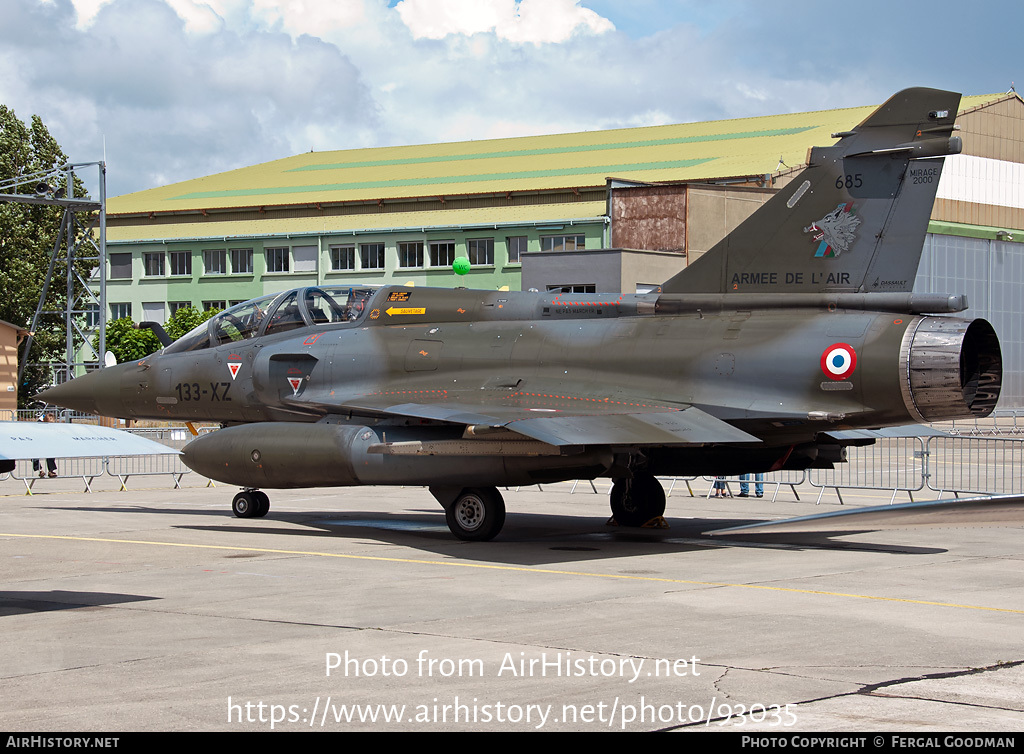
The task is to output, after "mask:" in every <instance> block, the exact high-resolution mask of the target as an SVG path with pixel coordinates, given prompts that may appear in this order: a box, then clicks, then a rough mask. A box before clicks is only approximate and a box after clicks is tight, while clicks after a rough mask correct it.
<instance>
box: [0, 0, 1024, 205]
mask: <svg viewBox="0 0 1024 754" xmlns="http://www.w3.org/2000/svg"><path fill="white" fill-rule="evenodd" d="M789 1H790V0H787V2H789ZM801 2H808V3H809V2H810V0H801ZM586 6H591V7H595V8H598V9H599V10H600V11H602V12H601V13H596V12H594V11H593V10H591V9H590V8H589V7H586ZM615 7H616V6H615V3H614V2H612V0H581V1H577V0H519V2H516V0H475V1H474V2H469V1H468V0H433V1H432V2H430V3H428V2H427V0H403V1H402V2H400V3H399V4H398V5H397V6H396V7H394V8H392V7H389V4H388V0H336V1H335V2H316V1H315V0H279V1H273V0H0V67H2V68H3V70H5V71H6V72H7V75H5V76H2V77H0V102H3V103H4V104H6V105H8V106H10V107H13V108H15V110H16V112H18V114H19V116H20V117H22V119H25V118H27V117H28V116H30V115H31V114H32V113H38V114H39V115H41V116H42V117H43V118H44V120H45V121H46V122H47V123H48V124H49V125H50V126H51V129H52V130H53V132H54V135H55V136H56V137H57V138H58V140H59V141H60V142H61V144H62V145H64V147H65V151H66V152H67V153H68V154H69V156H71V157H72V158H73V159H80V160H92V159H96V158H97V157H98V156H99V154H100V150H101V148H102V138H103V136H104V135H105V136H106V141H107V146H108V157H109V160H110V164H111V170H110V171H109V173H108V175H109V177H110V189H111V193H112V194H117V193H122V192H124V191H129V190H132V191H134V190H139V189H143V188H149V187H151V186H154V185H160V184H162V183H165V182H168V181H179V180H184V179H187V178H193V177H198V176H202V175H208V174H210V173H214V172H217V171H221V170H226V169H230V168H235V167H241V166H244V165H252V164H255V163H258V162H261V161H265V160H269V159H275V158H279V157H284V156H287V155H290V154H296V153H299V152H304V151H308V150H309V149H311V148H312V149H316V150H317V151H321V150H329V149H346V148H354V147H364V146H376V145H390V144H409V143H430V142H438V141H451V140H469V139H484V138H501V137H507V136H520V135H529V134H540V133H557V132H566V131H583V130H593V129H599V128H620V127H630V126H638V125H655V124H662V123H671V122H682V121H693V120H708V119H715V118H735V117H745V116H749V115H759V114H768V113H773V112H784V111H798V110H811V109H819V108H821V109H824V108H831V107H843V106H851V105H860V104H867V103H871V102H880V101H882V100H884V99H885V97H886V96H888V95H889V94H891V93H892V91H895V90H896V89H898V88H900V86H902V85H906V84H908V83H915V84H932V85H941V82H938V81H936V82H934V84H933V83H932V82H929V81H926V80H925V81H911V82H904V81H900V82H899V83H898V84H890V83H889V81H888V78H891V74H890V73H889V69H891V68H892V67H893V65H892V61H890V60H887V59H885V58H883V57H879V56H878V55H875V56H874V57H872V56H870V55H865V56H864V59H863V60H862V62H861V64H860V65H858V66H857V67H855V68H851V69H850V70H846V69H845V68H843V67H841V66H832V67H831V68H826V69H823V67H822V65H821V64H820V61H818V60H817V58H815V57H812V56H813V54H814V52H813V50H812V49H811V48H803V47H799V46H793V45H788V46H787V45H783V44H779V45H775V46H774V47H768V48H765V47H764V46H763V45H759V44H758V41H759V40H761V39H763V38H765V37H766V31H765V28H764V26H763V23H762V22H765V19H766V18H768V17H769V16H771V13H774V11H772V12H771V13H770V12H769V11H768V10H766V9H765V7H762V5H761V4H758V3H755V2H752V0H751V1H748V0H730V2H729V3H726V4H725V5H724V6H719V5H718V4H716V5H715V9H716V13H718V12H719V11H718V10H717V9H718V8H719V7H723V8H724V10H722V11H721V15H722V18H721V19H718V16H717V15H716V16H715V19H717V20H715V19H713V20H712V21H709V22H708V23H704V24H703V25H702V24H698V23H684V22H683V21H685V20H686V19H687V18H689V17H690V16H693V14H694V13H696V11H695V10H694V8H696V7H697V6H695V5H694V4H693V3H692V2H682V3H680V4H678V6H674V7H677V8H678V10H674V11H673V12H672V13H671V14H668V15H669V16H673V14H674V16H673V17H674V18H677V19H679V20H678V21H677V23H676V24H675V25H670V24H665V25H664V26H663V28H661V29H660V30H659V31H657V32H655V33H653V34H648V35H647V36H643V37H642V38H637V37H636V36H630V35H629V34H628V33H626V32H625V31H623V30H621V29H616V28H615V27H614V26H613V25H612V22H611V21H610V20H609V18H606V17H605V16H610V17H612V18H614V19H615V20H616V23H618V22H619V20H620V18H621V19H622V20H624V22H626V23H628V21H629V18H628V17H626V16H620V15H618V14H617V13H616V12H615V10H614V9H615ZM660 7H662V8H665V7H667V6H666V5H662V6H660ZM700 7H701V8H703V7H704V6H700ZM637 12H640V11H637ZM665 13H666V12H665V11H663V15H665ZM730 14H731V15H730ZM771 17H772V18H774V16H771ZM784 20H785V19H783V20H781V21H777V22H776V25H778V24H782V23H783V22H784ZM869 42H870V40H865V44H868V43H869ZM885 49H890V48H889V47H886V48H885ZM892 49H896V48H892ZM805 50H806V52H805ZM876 52H877V49H876ZM876 58H877V60H876ZM1019 78H1020V77H1018V79H1019ZM880 81H883V82H884V83H883V84H881V85H880V84H879V82H880ZM989 88H991V87H989ZM974 91H984V88H981V87H979V88H976V89H975V90H974Z"/></svg>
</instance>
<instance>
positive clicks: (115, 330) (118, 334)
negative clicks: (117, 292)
mask: <svg viewBox="0 0 1024 754" xmlns="http://www.w3.org/2000/svg"><path fill="white" fill-rule="evenodd" d="M219 311H220V310H219V309H208V310H207V311H205V312H201V311H199V310H198V309H195V308H194V307H191V306H185V307H182V308H181V309H178V310H177V311H176V312H174V314H173V315H172V316H171V318H170V319H169V320H167V324H166V325H164V330H166V332H167V334H168V335H169V336H170V337H171V338H172V339H173V340H177V339H178V338H180V337H181V336H182V335H184V334H185V333H187V332H188V331H189V330H191V329H193V328H194V327H196V326H198V325H201V324H202V323H203V322H205V321H206V320H208V319H209V318H210V317H212V316H213V315H214V314H217V313H218V312H219ZM106 343H107V350H108V351H110V352H111V353H113V354H114V356H115V357H116V358H117V363H118V364H122V363H124V362H126V361H135V360H136V359H141V358H142V357H144V356H149V354H151V353H155V352H156V351H159V350H160V349H161V348H163V346H161V345H160V341H159V340H158V339H157V337H156V335H154V334H153V331H152V330H149V329H145V330H137V329H135V323H134V322H132V320H131V319H129V318H127V317H125V318H124V319H117V320H114V321H113V322H108V323H107V333H106ZM98 347H99V337H94V338H93V348H98Z"/></svg>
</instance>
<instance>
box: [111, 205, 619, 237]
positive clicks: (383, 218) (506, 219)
mask: <svg viewBox="0 0 1024 754" xmlns="http://www.w3.org/2000/svg"><path fill="white" fill-rule="evenodd" d="M604 212H605V203H604V202H572V203H567V204H541V205H532V206H520V207H481V208H473V209H452V210H444V211H440V212H439V211H427V212H383V213H380V212H374V213H373V214H366V215H342V216H336V217H295V218H283V219H282V218H277V219H272V220H229V221H227V222H217V223H210V222H202V223H168V224H154V225H147V226H141V227H140V226H138V225H132V226H126V227H110V228H108V229H107V240H108V241H109V242H111V243H117V242H118V241H134V242H138V241H149V240H153V241H171V240H176V239H178V240H183V239H190V238H209V237H211V236H215V237H217V238H221V237H224V238H232V237H234V238H239V237H243V238H244V237H261V238H265V237H267V236H271V235H284V234H293V235H298V234H307V233H316V234H323V235H339V234H347V233H356V232H359V231H364V230H365V231H373V230H377V229H382V228H386V229H388V230H389V231H394V230H399V229H402V228H408V229H409V230H410V231H411V232H412V231H419V230H420V229H425V228H458V227H461V226H470V227H477V228H483V227H487V226H489V225H490V226H494V227H497V226H499V225H503V224H511V225H522V224H524V223H534V222H541V223H543V222H557V221H565V222H580V221H586V220H591V221H600V219H601V216H602V215H603V214H604ZM441 223H443V224H441Z"/></svg>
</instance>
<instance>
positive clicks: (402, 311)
mask: <svg viewBox="0 0 1024 754" xmlns="http://www.w3.org/2000/svg"><path fill="white" fill-rule="evenodd" d="M385 311H386V312H387V313H388V316H389V317H394V316H395V315H396V314H426V313H427V310H426V308H420V309H413V308H405V309H396V308H395V307H393V306H392V307H389V308H387V309H385Z"/></svg>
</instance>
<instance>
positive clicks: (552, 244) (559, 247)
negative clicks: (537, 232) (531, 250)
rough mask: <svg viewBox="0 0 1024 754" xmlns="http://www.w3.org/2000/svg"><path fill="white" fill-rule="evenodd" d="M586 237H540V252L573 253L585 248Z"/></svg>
mask: <svg viewBox="0 0 1024 754" xmlns="http://www.w3.org/2000/svg"><path fill="white" fill-rule="evenodd" d="M586 240H587V237H586V236H582V235H580V236H541V237H540V250H541V251H575V250H576V249H585V248H586V246H587V245H586Z"/></svg>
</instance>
